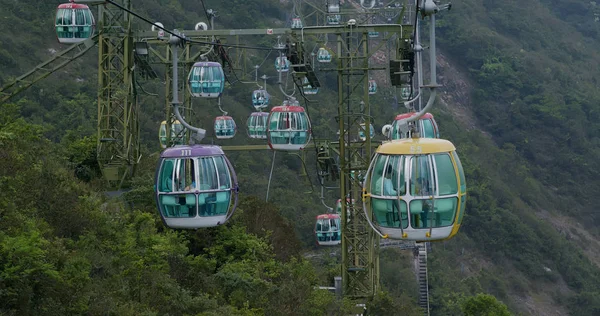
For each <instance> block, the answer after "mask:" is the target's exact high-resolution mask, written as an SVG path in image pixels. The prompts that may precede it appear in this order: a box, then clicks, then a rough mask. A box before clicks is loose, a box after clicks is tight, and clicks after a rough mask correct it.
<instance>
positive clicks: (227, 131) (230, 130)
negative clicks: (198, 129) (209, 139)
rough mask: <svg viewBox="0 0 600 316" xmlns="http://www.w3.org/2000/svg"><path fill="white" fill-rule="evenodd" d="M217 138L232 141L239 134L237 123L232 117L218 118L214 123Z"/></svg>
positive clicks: (223, 116) (222, 116)
mask: <svg viewBox="0 0 600 316" xmlns="http://www.w3.org/2000/svg"><path fill="white" fill-rule="evenodd" d="M214 126H215V137H216V138H217V139H231V138H233V137H234V136H235V133H236V132H237V127H236V125H235V121H234V120H233V118H232V117H231V116H228V115H221V116H217V117H216V118H215V121H214Z"/></svg>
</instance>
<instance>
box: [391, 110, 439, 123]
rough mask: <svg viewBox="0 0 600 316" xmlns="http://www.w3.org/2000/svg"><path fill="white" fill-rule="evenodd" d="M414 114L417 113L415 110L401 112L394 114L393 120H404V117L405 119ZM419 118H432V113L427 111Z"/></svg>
mask: <svg viewBox="0 0 600 316" xmlns="http://www.w3.org/2000/svg"><path fill="white" fill-rule="evenodd" d="M415 115H417V113H416V112H408V113H402V114H398V115H396V118H395V119H394V120H395V121H399V120H404V119H407V118H409V117H413V116H415ZM421 118H422V119H432V118H433V114H431V113H429V112H427V113H425V114H423V116H421Z"/></svg>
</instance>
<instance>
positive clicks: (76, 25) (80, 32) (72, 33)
mask: <svg viewBox="0 0 600 316" xmlns="http://www.w3.org/2000/svg"><path fill="white" fill-rule="evenodd" d="M70 1H71V3H63V4H60V5H59V6H58V9H56V19H55V23H54V27H55V28H56V37H57V38H58V41H59V42H60V43H65V44H74V43H81V42H83V41H85V40H86V39H88V38H90V37H92V35H94V30H95V28H96V22H95V21H94V15H92V10H90V8H89V7H88V6H87V5H85V4H78V3H73V0H70Z"/></svg>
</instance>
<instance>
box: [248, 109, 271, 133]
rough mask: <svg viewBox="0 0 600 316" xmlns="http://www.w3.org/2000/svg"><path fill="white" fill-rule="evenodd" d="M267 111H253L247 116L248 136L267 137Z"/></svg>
mask: <svg viewBox="0 0 600 316" xmlns="http://www.w3.org/2000/svg"><path fill="white" fill-rule="evenodd" d="M268 118H269V113H267V112H253V113H252V114H250V116H249V117H248V121H247V122H246V126H247V128H248V137H250V138H254V139H267V122H268Z"/></svg>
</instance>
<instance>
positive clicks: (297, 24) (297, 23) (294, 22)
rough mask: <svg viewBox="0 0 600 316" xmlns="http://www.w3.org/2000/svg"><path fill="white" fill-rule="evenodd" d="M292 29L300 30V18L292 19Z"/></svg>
mask: <svg viewBox="0 0 600 316" xmlns="http://www.w3.org/2000/svg"><path fill="white" fill-rule="evenodd" d="M292 28H293V29H301V28H302V20H300V18H293V19H292Z"/></svg>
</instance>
